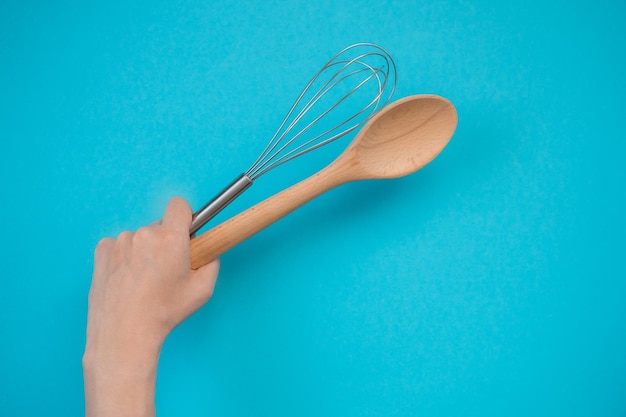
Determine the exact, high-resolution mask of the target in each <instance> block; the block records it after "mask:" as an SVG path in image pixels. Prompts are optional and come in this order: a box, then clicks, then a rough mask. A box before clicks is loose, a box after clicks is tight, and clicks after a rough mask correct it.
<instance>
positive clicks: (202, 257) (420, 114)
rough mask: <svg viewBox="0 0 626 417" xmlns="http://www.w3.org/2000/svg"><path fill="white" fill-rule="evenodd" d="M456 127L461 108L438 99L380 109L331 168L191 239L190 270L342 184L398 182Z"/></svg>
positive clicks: (425, 161)
mask: <svg viewBox="0 0 626 417" xmlns="http://www.w3.org/2000/svg"><path fill="white" fill-rule="evenodd" d="M456 125H457V113H456V109H455V108H454V106H453V105H452V103H451V102H449V101H448V100H446V99H444V98H442V97H439V96H435V95H416V96H410V97H406V98H403V99H401V100H398V101H396V102H394V103H392V104H390V105H388V106H387V107H385V108H383V109H382V110H380V111H379V112H378V113H377V114H376V115H375V116H374V117H372V119H371V120H370V121H369V122H368V123H367V124H366V125H365V126H364V127H363V128H362V129H361V131H360V132H359V133H358V134H357V136H356V137H355V138H354V140H353V141H352V142H351V143H350V145H349V146H348V147H347V148H346V150H345V151H344V152H343V153H342V154H341V155H340V156H339V157H337V159H335V161H333V162H332V163H331V164H330V165H328V166H327V167H326V168H324V169H322V170H321V171H319V172H317V173H316V174H314V175H312V176H311V177H309V178H307V179H305V180H303V181H301V182H299V183H298V184H296V185H294V186H292V187H290V188H288V189H286V190H284V191H282V192H280V193H278V194H276V195H274V196H272V197H269V198H268V199H266V200H264V201H262V202H261V203H259V204H257V205H255V206H254V207H252V208H249V209H248V210H246V211H244V212H242V213H240V214H238V215H236V216H235V217H233V218H231V219H229V220H227V221H225V222H224V223H222V224H220V225H218V226H216V227H215V228H213V229H211V230H209V231H207V232H206V233H204V234H202V235H200V236H198V237H195V238H193V239H192V240H191V267H192V268H193V269H197V268H199V267H201V266H203V265H206V264H207V263H209V262H210V261H212V260H213V259H216V258H217V257H218V256H219V255H221V254H223V253H224V252H226V251H227V250H229V249H231V248H232V247H234V246H236V245H237V244H239V243H241V242H242V241H244V240H246V239H247V238H249V237H250V236H252V235H254V234H255V233H257V232H259V231H261V230H262V229H264V228H265V227H267V226H269V225H270V224H272V223H274V222H275V221H277V220H278V219H280V218H282V217H283V216H285V215H287V214H289V213H291V212H292V211H293V210H295V209H296V208H298V207H300V206H301V205H303V204H304V203H306V202H308V201H310V200H312V199H313V198H315V197H317V196H318V195H320V194H322V193H324V192H326V191H328V190H330V189H331V188H334V187H337V186H338V185H341V184H344V183H347V182H351V181H357V180H365V179H383V178H397V177H402V176H405V175H408V174H410V173H413V172H415V171H417V170H419V169H420V168H422V167H424V166H425V165H426V164H428V163H429V162H430V161H432V160H433V159H434V158H435V157H436V156H437V155H438V154H439V153H440V152H441V151H442V150H443V148H444V147H445V146H446V144H447V143H448V141H449V140H450V138H451V137H452V135H453V133H454V130H455V129H456Z"/></svg>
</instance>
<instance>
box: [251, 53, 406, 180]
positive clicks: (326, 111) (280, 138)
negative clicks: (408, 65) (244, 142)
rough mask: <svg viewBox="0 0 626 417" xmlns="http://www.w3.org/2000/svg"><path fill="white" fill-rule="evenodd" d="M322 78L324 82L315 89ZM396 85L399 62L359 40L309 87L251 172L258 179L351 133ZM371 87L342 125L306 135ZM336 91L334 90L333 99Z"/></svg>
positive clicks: (373, 112) (344, 118)
mask: <svg viewBox="0 0 626 417" xmlns="http://www.w3.org/2000/svg"><path fill="white" fill-rule="evenodd" d="M327 74H328V77H327V78H325V76H326V75H327ZM319 80H322V82H320V83H319V86H318V87H317V89H314V87H316V86H317V84H316V83H317V82H318V81H319ZM371 87H373V88H371ZM395 87H396V65H395V62H394V61H393V59H392V58H391V56H390V55H389V54H388V53H387V51H385V50H384V49H383V48H381V47H380V46H378V45H375V44H371V43H359V44H354V45H351V46H349V47H347V48H345V49H343V50H342V51H341V52H339V53H338V54H337V55H335V56H334V57H333V58H331V59H330V61H328V62H327V63H326V64H325V65H324V66H323V67H322V68H321V69H320V70H319V71H318V72H317V73H316V74H315V75H314V76H313V78H312V79H311V81H309V83H308V84H307V85H306V86H305V88H304V89H303V90H302V92H301V93H300V95H299V96H298V98H297V99H296V101H295V102H294V104H293V106H292V107H291V109H290V110H289V112H288V113H287V115H286V116H285V118H284V119H283V121H282V123H281V124H280V126H279V127H278V130H276V133H275V134H274V136H273V137H272V139H271V140H270V141H269V143H268V144H267V146H266V147H265V149H264V150H263V152H262V153H261V154H260V155H259V157H258V158H257V160H256V161H255V162H254V163H253V164H252V166H251V167H250V168H249V169H248V171H246V175H247V176H248V177H249V178H250V179H251V180H255V179H256V178H258V177H260V176H261V175H263V174H265V173H267V172H269V171H271V170H272V169H274V168H276V167H277V166H279V165H282V164H284V163H285V162H288V161H290V160H292V159H294V158H297V157H298V156H300V155H303V154H305V153H308V152H311V151H313V150H314V149H317V148H319V147H320V146H324V145H326V144H328V143H330V142H333V141H335V140H337V139H339V138H341V137H343V136H345V135H347V134H349V133H350V132H352V131H354V130H355V129H357V128H358V127H360V126H361V125H363V124H364V123H365V122H367V120H369V119H370V118H371V117H372V116H373V115H374V114H375V113H376V112H377V111H378V110H379V109H380V108H382V107H384V106H385V105H386V104H387V103H388V102H389V100H390V99H391V96H392V95H393V93H394V91H395ZM365 88H370V91H373V92H374V93H373V94H371V95H364V96H363V97H360V100H361V102H360V103H355V105H352V106H345V107H346V109H345V111H344V113H346V114H344V115H343V119H342V121H341V122H340V123H338V124H335V125H332V126H330V127H329V128H327V129H325V130H322V132H320V133H317V134H315V135H313V136H312V137H308V138H306V133H307V132H308V131H309V130H310V129H311V127H312V126H313V125H314V124H317V123H321V122H322V121H323V119H325V118H326V117H327V116H328V115H330V114H331V112H333V111H334V110H336V109H338V108H339V106H340V105H341V104H343V103H344V102H346V101H347V100H348V99H350V98H351V97H353V96H354V94H355V93H356V92H357V90H361V89H365ZM331 92H333V93H334V94H333V95H332V97H330V93H331ZM327 97H330V98H331V102H330V103H325V102H324V106H320V104H321V103H322V102H323V101H322V100H323V99H324V98H327ZM318 107H319V109H318ZM311 112H314V113H315V114H314V115H313V117H310V118H306V117H305V115H309V116H310V113H311Z"/></svg>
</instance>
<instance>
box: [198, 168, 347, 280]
mask: <svg viewBox="0 0 626 417" xmlns="http://www.w3.org/2000/svg"><path fill="white" fill-rule="evenodd" d="M342 182H344V181H337V179H336V178H335V177H334V176H333V175H332V172H331V171H329V170H322V171H320V172H318V173H317V174H315V175H313V176H312V177H309V178H307V179H305V180H304V181H302V182H299V183H297V184H296V185H293V186H292V187H290V188H288V189H286V190H284V191H282V192H280V193H278V194H276V195H274V196H272V197H269V198H267V199H266V200H264V201H262V202H260V203H259V204H257V205H255V206H254V207H251V208H249V209H248V210H246V211H244V212H242V213H240V214H238V215H237V216H235V217H233V218H231V219H229V220H227V221H225V222H224V223H222V224H220V225H218V226H216V227H215V228H213V229H211V230H209V231H207V232H205V233H203V234H202V235H200V236H198V237H196V238H193V239H192V240H191V245H190V246H191V268H192V269H198V268H200V267H201V266H203V265H206V264H207V263H209V262H210V261H212V260H214V259H216V258H217V257H219V256H220V255H221V254H223V253H224V252H226V251H228V250H229V249H231V248H233V247H234V246H236V245H238V244H239V243H241V242H243V241H244V240H246V239H247V238H249V237H250V236H252V235H254V234H256V233H258V232H260V231H261V230H263V229H264V228H266V227H267V226H269V225H271V224H272V223H274V222H276V221H277V220H279V219H281V218H282V217H284V216H286V215H287V214H289V213H291V212H292V211H294V210H295V209H297V208H298V207H300V206H301V205H303V204H305V203H307V202H308V201H310V200H312V199H313V198H315V197H317V196H318V195H320V194H322V193H324V192H326V191H328V190H330V189H331V188H333V187H335V186H337V185H339V184H341V183H342Z"/></svg>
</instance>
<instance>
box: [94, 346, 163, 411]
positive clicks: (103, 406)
mask: <svg viewBox="0 0 626 417" xmlns="http://www.w3.org/2000/svg"><path fill="white" fill-rule="evenodd" d="M115 356H116V355H114V354H110V353H107V354H103V352H102V351H93V350H89V349H86V351H85V354H84V356H83V374H84V383H85V405H86V414H85V415H86V416H87V417H108V416H111V417H113V416H115V417H121V416H133V417H144V416H146V417H148V416H154V414H155V411H154V391H155V386H156V374H157V367H158V360H159V359H158V358H159V355H158V352H157V354H156V355H154V354H147V355H145V356H143V357H141V359H140V360H133V359H132V358H131V357H130V356H129V355H123V356H124V357H122V358H116V357H115Z"/></svg>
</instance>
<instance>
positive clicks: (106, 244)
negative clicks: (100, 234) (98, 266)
mask: <svg viewBox="0 0 626 417" xmlns="http://www.w3.org/2000/svg"><path fill="white" fill-rule="evenodd" d="M112 245H113V239H112V238H110V237H105V238H104V239H101V240H100V241H99V242H98V244H97V245H96V248H95V250H94V255H95V256H100V255H101V254H103V253H106V252H108V250H109V249H110V248H111V246H112Z"/></svg>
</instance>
